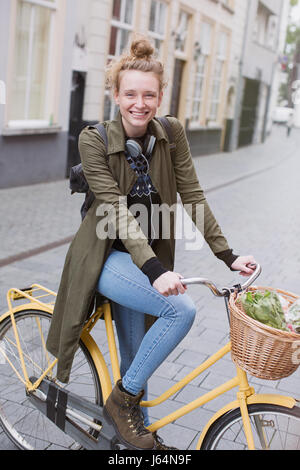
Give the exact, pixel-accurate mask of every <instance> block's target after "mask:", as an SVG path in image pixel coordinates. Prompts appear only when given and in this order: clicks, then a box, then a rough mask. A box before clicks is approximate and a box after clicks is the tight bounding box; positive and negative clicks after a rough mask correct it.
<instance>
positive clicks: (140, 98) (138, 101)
mask: <svg viewBox="0 0 300 470" xmlns="http://www.w3.org/2000/svg"><path fill="white" fill-rule="evenodd" d="M144 105H145V103H144V97H143V96H137V98H136V106H138V107H139V108H143V107H144Z"/></svg>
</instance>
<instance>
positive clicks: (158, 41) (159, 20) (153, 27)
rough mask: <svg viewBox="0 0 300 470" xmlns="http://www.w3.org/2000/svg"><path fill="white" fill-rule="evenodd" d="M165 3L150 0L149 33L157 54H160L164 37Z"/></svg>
mask: <svg viewBox="0 0 300 470" xmlns="http://www.w3.org/2000/svg"><path fill="white" fill-rule="evenodd" d="M166 17H167V5H166V4H165V3H164V2H162V1H160V0H152V1H151V9H150V19H149V35H150V36H152V38H153V39H154V43H155V48H156V51H157V53H158V55H159V56H161V54H162V43H163V40H164V37H165V29H166Z"/></svg>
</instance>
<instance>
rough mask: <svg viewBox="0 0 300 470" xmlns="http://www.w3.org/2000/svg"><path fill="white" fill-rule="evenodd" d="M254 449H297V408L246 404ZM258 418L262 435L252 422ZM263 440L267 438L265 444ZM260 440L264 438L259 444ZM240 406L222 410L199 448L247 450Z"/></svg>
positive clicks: (299, 421) (299, 417) (299, 436)
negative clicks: (226, 410) (223, 411)
mask: <svg viewBox="0 0 300 470" xmlns="http://www.w3.org/2000/svg"><path fill="white" fill-rule="evenodd" d="M248 412H249V416H250V420H251V423H252V424H253V426H252V430H253V436H254V444H255V449H257V450H258V449H261V450H265V449H270V450H295V449H300V408H299V407H297V406H294V407H293V408H287V407H284V406H280V405H275V404H274V405H273V404H264V403H257V404H253V405H249V406H248ZM255 420H258V424H259V427H260V429H262V428H263V433H261V437H260V436H259V432H257V428H256V425H255ZM265 439H267V440H268V444H269V445H268V444H266V442H265ZM262 441H264V442H263V443H262ZM247 448H248V446H247V442H246V437H245V435H244V432H243V424H242V417H241V412H240V409H239V408H236V409H234V410H232V411H229V412H228V413H225V414H224V415H223V416H221V417H220V418H219V419H217V421H215V422H214V423H213V424H212V425H211V426H210V428H209V429H208V431H207V433H206V435H205V437H204V440H203V442H202V445H201V448H200V449H201V450H246V449H247Z"/></svg>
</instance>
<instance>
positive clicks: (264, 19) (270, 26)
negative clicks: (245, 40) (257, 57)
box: [253, 2, 278, 49]
mask: <svg viewBox="0 0 300 470" xmlns="http://www.w3.org/2000/svg"><path fill="white" fill-rule="evenodd" d="M277 29H278V17H277V16H276V15H273V14H272V12H271V11H270V10H268V8H266V7H265V6H264V5H263V4H262V3H261V2H259V3H258V7H257V14H256V19H255V23H254V31H253V39H254V41H256V42H258V43H259V44H260V45H262V46H265V47H269V48H271V49H274V48H275V46H276V37H277Z"/></svg>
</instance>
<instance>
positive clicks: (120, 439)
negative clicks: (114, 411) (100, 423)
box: [103, 407, 156, 450]
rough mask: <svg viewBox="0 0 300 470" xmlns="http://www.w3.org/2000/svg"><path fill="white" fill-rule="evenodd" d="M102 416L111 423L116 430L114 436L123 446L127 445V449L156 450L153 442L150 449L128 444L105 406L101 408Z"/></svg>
mask: <svg viewBox="0 0 300 470" xmlns="http://www.w3.org/2000/svg"><path fill="white" fill-rule="evenodd" d="M103 416H104V418H105V419H106V421H107V422H108V424H111V425H112V426H113V428H114V430H115V432H116V436H117V438H118V439H119V441H120V443H121V444H123V445H124V446H126V447H128V449H131V450H156V444H155V443H154V447H152V448H151V449H150V448H147V449H144V448H142V447H136V446H134V445H133V444H130V443H129V442H127V441H125V439H124V438H123V437H122V436H121V434H120V433H119V430H118V428H117V425H116V423H115V422H114V420H113V419H112V418H111V416H110V415H109V414H108V412H107V411H106V409H105V407H104V408H103Z"/></svg>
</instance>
